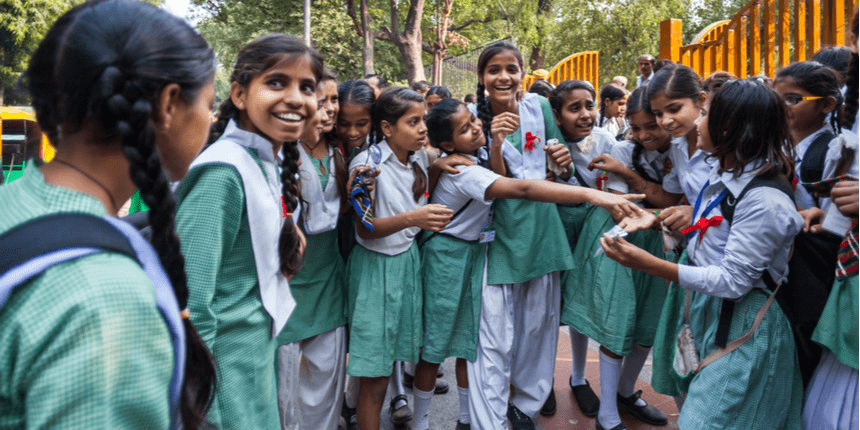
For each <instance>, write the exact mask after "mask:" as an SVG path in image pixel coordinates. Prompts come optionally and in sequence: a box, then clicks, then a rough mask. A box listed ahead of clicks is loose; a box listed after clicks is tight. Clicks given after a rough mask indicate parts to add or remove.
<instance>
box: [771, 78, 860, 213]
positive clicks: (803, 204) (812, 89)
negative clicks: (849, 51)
mask: <svg viewBox="0 0 860 430" xmlns="http://www.w3.org/2000/svg"><path fill="white" fill-rule="evenodd" d="M773 88H774V89H775V90H776V91H777V92H778V93H779V94H780V95H781V96H782V98H783V100H785V105H786V111H787V114H788V126H789V129H790V130H791V138H792V141H793V142H795V146H794V154H795V173H796V174H797V181H796V182H817V181H820V180H821V179H824V178H823V176H822V175H823V164H824V158H825V154H826V153H827V148H828V147H829V146H830V142H831V141H833V140H834V139H840V138H845V137H840V134H841V127H840V122H841V119H842V100H843V97H842V91H840V89H839V77H838V76H837V75H836V72H834V71H833V69H831V68H829V67H827V66H824V65H822V64H821V63H818V62H813V61H802V62H798V63H793V64H791V65H789V66H787V67H785V68H782V69H780V70H779V71H778V72H777V74H776V78H775V79H774V82H773ZM828 116H829V117H830V121H829V123H828V121H827V118H828ZM849 133H850V132H849ZM848 138H849V139H856V138H857V137H856V136H854V135H853V133H851V135H850V136H848ZM835 144H836V143H834V145H835ZM794 198H795V200H796V201H797V205H798V208H799V209H800V210H801V215H802V216H803V217H804V219H805V220H806V223H807V229H808V225H809V224H810V223H812V222H813V220H820V218H821V216H822V215H823V214H824V212H826V211H827V209H828V207H829V206H830V199H827V198H821V199H819V198H817V197H814V196H812V195H811V194H810V193H809V192H808V191H807V190H806V188H805V187H803V186H797V187H796V188H795V191H794Z"/></svg>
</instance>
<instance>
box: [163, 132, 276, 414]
mask: <svg viewBox="0 0 860 430" xmlns="http://www.w3.org/2000/svg"><path fill="white" fill-rule="evenodd" d="M245 149H246V150H247V151H248V152H249V153H250V154H251V155H252V156H253V157H254V159H255V160H257V162H258V163H259V162H260V161H259V157H258V156H257V153H256V151H255V150H254V149H249V148H245ZM242 184H243V183H242V177H241V176H240V175H239V172H238V171H237V170H236V169H235V168H234V167H232V166H230V165H227V164H218V163H212V164H204V165H201V166H198V167H195V168H193V169H192V170H191V171H190V172H188V176H187V177H186V178H185V179H183V181H182V183H181V186H180V188H179V192H178V196H177V198H178V200H179V207H178V210H177V214H176V230H177V233H178V234H179V238H180V240H181V241H182V251H183V254H184V255H185V268H186V269H185V270H186V272H187V274H188V288H189V293H190V296H189V299H188V308H189V309H190V310H191V322H192V323H194V326H195V327H196V328H197V331H198V332H199V333H200V336H201V337H202V338H203V340H204V341H205V342H206V345H207V346H208V347H209V349H210V350H211V351H212V354H213V355H214V356H215V359H216V361H217V368H218V374H217V376H218V385H217V391H216V393H215V399H214V401H213V403H212V408H211V410H210V412H209V416H208V418H209V420H210V421H211V422H212V423H213V424H215V425H217V426H218V427H219V428H222V429H252V428H253V429H274V428H279V426H280V419H279V417H278V405H277V383H276V380H275V372H274V369H275V363H274V357H275V349H276V347H277V342H276V340H277V339H273V338H272V318H271V317H270V316H269V314H268V313H267V312H266V310H265V309H264V308H263V303H262V300H261V297H260V286H259V281H258V279H257V269H256V266H255V262H254V251H253V248H252V244H251V232H250V227H249V224H248V211H247V208H246V204H245V195H244V188H243V185H242Z"/></svg>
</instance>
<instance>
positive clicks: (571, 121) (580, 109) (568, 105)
mask: <svg viewBox="0 0 860 430" xmlns="http://www.w3.org/2000/svg"><path fill="white" fill-rule="evenodd" d="M553 113H554V114H555V123H556V124H557V125H558V126H559V128H561V132H562V134H564V137H566V138H567V139H569V140H577V139H581V138H583V137H585V136H588V135H589V134H591V129H592V128H594V121H595V119H596V118H597V111H596V110H595V109H594V97H593V96H592V95H591V93H590V92H589V91H588V90H585V89H575V90H573V91H571V92H570V93H569V94H568V95H567V97H565V99H564V103H562V105H561V111H559V112H555V111H554V112H553Z"/></svg>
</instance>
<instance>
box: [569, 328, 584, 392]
mask: <svg viewBox="0 0 860 430" xmlns="http://www.w3.org/2000/svg"><path fill="white" fill-rule="evenodd" d="M568 328H569V329H570V352H571V354H570V355H571V358H572V363H571V370H570V385H572V386H574V387H575V386H577V385H585V356H586V354H588V336H586V335H584V334H582V333H580V332H578V331H576V329H575V328H573V327H568Z"/></svg>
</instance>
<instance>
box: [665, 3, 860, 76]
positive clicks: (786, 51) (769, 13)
mask: <svg viewBox="0 0 860 430" xmlns="http://www.w3.org/2000/svg"><path fill="white" fill-rule="evenodd" d="M857 1H858V0H793V1H792V0H753V1H751V2H750V3H749V4H747V5H746V6H744V8H743V9H741V10H740V12H738V13H737V14H736V15H735V16H734V17H733V18H732V19H731V20H727V21H721V22H718V23H714V24H712V25H711V26H709V27H707V28H705V29H704V30H703V31H702V32H700V33H699V34H698V35H697V36H696V38H695V39H694V40H693V43H691V44H689V45H684V46H682V45H681V43H682V25H683V24H682V22H681V20H679V19H667V20H665V21H663V22H661V23H660V58H661V59H664V58H665V59H669V60H672V61H674V62H678V63H682V64H686V65H688V66H690V67H692V68H693V69H694V70H696V72H698V73H699V75H700V76H701V77H702V78H707V77H708V76H709V75H710V74H711V73H713V72H715V71H719V70H725V71H728V72H731V73H733V74H735V75H736V76H739V77H744V78H745V77H749V76H757V75H767V76H769V77H771V78H773V76H774V74H775V73H776V70H777V69H778V68H780V67H783V66H786V65H788V64H790V63H791V62H794V61H804V60H806V59H808V58H809V57H811V56H812V55H813V54H814V53H815V52H817V51H818V50H820V49H821V48H822V47H826V46H832V45H833V46H842V45H845V40H846V39H845V37H846V31H847V30H848V25H850V22H851V18H852V17H853V13H854V10H856V8H857Z"/></svg>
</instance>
